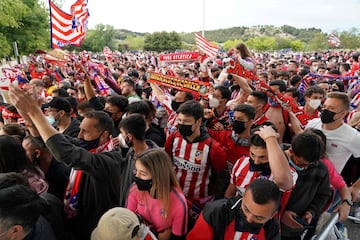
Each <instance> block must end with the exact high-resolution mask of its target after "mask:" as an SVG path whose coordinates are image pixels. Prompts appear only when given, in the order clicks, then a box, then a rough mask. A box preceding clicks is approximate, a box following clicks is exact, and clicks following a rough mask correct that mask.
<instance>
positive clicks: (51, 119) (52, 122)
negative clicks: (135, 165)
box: [46, 116, 56, 126]
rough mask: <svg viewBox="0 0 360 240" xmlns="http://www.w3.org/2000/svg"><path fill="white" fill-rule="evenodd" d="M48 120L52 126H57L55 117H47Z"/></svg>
mask: <svg viewBox="0 0 360 240" xmlns="http://www.w3.org/2000/svg"><path fill="white" fill-rule="evenodd" d="M46 120H47V121H48V122H49V123H50V124H51V125H52V126H55V125H56V120H55V117H54V116H46Z"/></svg>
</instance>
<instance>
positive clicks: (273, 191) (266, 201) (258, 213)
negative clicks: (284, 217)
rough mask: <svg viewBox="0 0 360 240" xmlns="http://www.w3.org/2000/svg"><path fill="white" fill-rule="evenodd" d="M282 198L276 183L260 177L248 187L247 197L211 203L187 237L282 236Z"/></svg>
mask: <svg viewBox="0 0 360 240" xmlns="http://www.w3.org/2000/svg"><path fill="white" fill-rule="evenodd" d="M280 197H281V194H280V191H279V188H278V187H277V186H276V184H275V183H273V182H272V181H269V180H266V179H256V180H255V181H253V182H252V183H251V184H250V185H249V186H248V188H247V189H246V191H245V194H244V197H243V198H231V199H221V200H218V201H214V202H211V203H209V204H207V205H206V206H205V208H204V210H203V212H202V213H201V215H200V217H199V219H198V220H197V221H196V224H195V226H194V228H193V230H192V231H191V232H190V233H189V234H188V235H187V239H188V240H192V239H197V240H202V239H204V240H205V239H206V240H208V239H216V240H222V239H266V240H271V239H280V235H279V226H278V223H277V220H276V218H274V216H275V215H276V212H277V210H278V208H279V204H280Z"/></svg>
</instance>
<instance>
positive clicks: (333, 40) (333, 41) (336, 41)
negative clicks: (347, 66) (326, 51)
mask: <svg viewBox="0 0 360 240" xmlns="http://www.w3.org/2000/svg"><path fill="white" fill-rule="evenodd" d="M328 44H330V45H331V46H333V47H338V46H340V44H341V41H340V38H339V37H338V36H336V35H335V34H334V33H331V34H330V35H329V37H328Z"/></svg>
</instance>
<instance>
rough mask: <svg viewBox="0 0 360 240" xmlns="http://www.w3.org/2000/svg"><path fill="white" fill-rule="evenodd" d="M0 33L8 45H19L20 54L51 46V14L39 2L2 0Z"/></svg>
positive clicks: (33, 0)
mask: <svg viewBox="0 0 360 240" xmlns="http://www.w3.org/2000/svg"><path fill="white" fill-rule="evenodd" d="M0 32H1V33H2V41H4V39H6V42H7V45H10V46H11V45H12V42H14V41H16V42H17V43H18V49H19V52H20V54H27V53H30V52H33V51H35V50H36V49H38V48H42V49H44V48H46V47H47V46H50V44H49V42H50V40H49V39H50V37H49V13H48V11H47V10H46V8H45V6H44V5H41V4H39V2H38V0H1V1H0Z"/></svg>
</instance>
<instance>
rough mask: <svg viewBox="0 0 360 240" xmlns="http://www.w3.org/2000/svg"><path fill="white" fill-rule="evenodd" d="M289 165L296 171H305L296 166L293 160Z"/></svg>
mask: <svg viewBox="0 0 360 240" xmlns="http://www.w3.org/2000/svg"><path fill="white" fill-rule="evenodd" d="M289 163H290V165H291V166H292V167H293V168H294V169H295V170H296V171H299V172H301V171H304V169H305V167H302V168H301V167H299V166H298V165H296V164H295V163H294V162H293V161H292V160H291V159H289Z"/></svg>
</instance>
